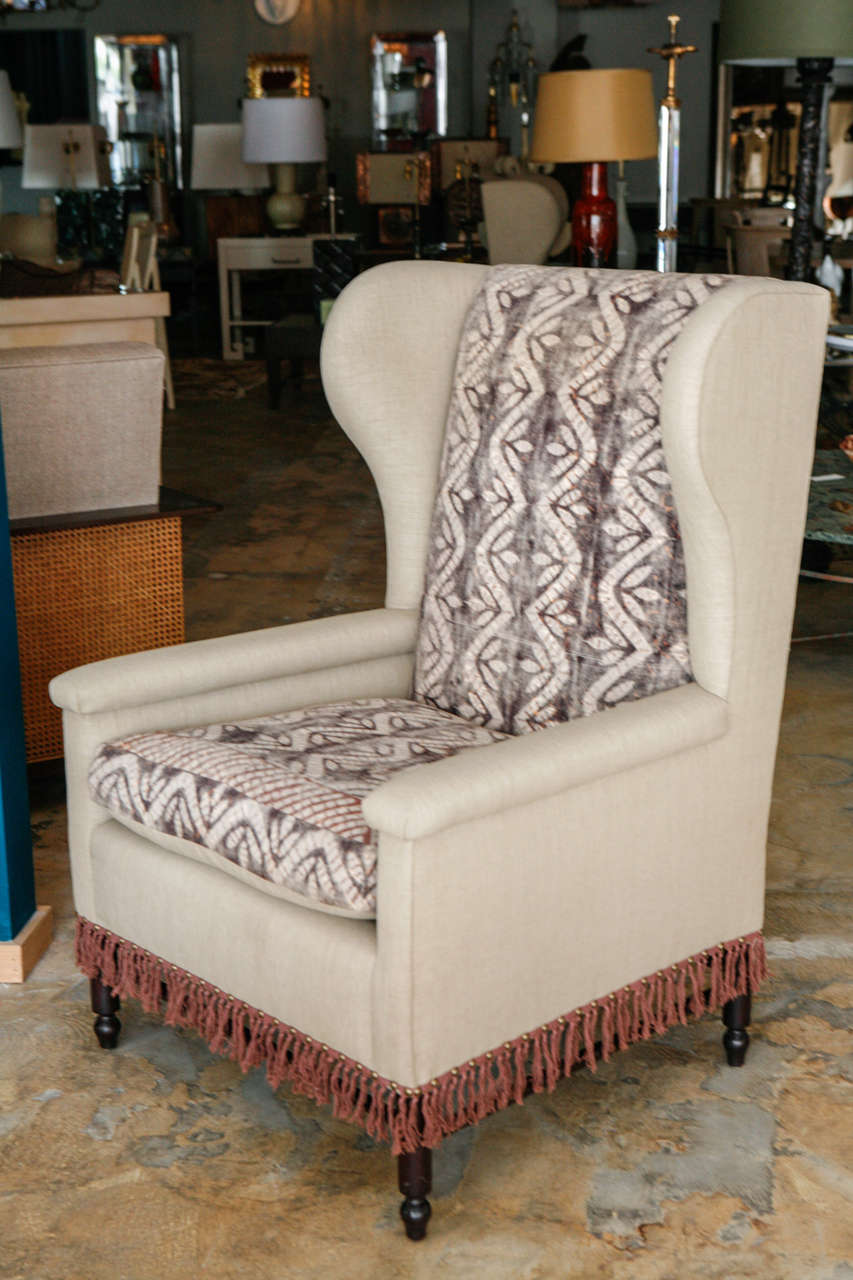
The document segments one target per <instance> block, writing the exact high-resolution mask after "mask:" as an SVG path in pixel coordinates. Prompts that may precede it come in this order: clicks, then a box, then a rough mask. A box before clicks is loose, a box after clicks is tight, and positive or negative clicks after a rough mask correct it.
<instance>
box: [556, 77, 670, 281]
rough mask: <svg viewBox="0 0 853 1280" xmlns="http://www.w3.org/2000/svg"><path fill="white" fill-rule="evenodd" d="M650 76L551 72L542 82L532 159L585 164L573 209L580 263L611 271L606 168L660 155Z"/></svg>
mask: <svg viewBox="0 0 853 1280" xmlns="http://www.w3.org/2000/svg"><path fill="white" fill-rule="evenodd" d="M657 145H658V138H657V123H656V120H655V102H654V95H653V93H652V76H651V72H650V71H641V70H639V69H634V68H607V69H605V70H601V71H552V72H549V73H548V74H547V75H543V76H540V77H539V88H538V94H537V99H536V119H535V123H534V128H533V145H532V147H531V152H532V158H533V159H535V160H537V161H540V162H543V163H553V164H576V163H581V164H583V166H584V168H583V191H582V193H581V195H580V196H579V197H578V199H577V200H576V201H575V204H574V208H573V210H572V245H573V251H574V257H575V261H576V262H577V264H578V265H579V266H584V267H607V266H611V265H612V264H613V259H614V255H615V251H616V227H617V219H616V203H615V201H614V200H611V198H610V196H609V195H608V194H607V162H608V161H611V160H614V161H615V160H646V159H648V158H649V157H651V156H655V155H657Z"/></svg>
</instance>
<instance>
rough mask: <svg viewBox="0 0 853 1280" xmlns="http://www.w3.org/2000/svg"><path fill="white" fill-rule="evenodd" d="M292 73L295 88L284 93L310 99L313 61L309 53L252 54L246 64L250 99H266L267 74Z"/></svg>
mask: <svg viewBox="0 0 853 1280" xmlns="http://www.w3.org/2000/svg"><path fill="white" fill-rule="evenodd" d="M287 71H292V72H293V74H294V76H295V80H294V87H293V88H292V89H287V90H285V91H284V92H285V93H286V95H287V96H288V97H294V98H310V96H311V59H310V57H309V56H308V54H307V53H250V54H249V58H248V61H247V63H246V81H247V85H248V97H250V98H266V97H267V94H266V93H265V92H264V76H265V75H266V73H267V72H274V73H278V74H281V73H284V72H287Z"/></svg>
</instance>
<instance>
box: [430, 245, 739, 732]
mask: <svg viewBox="0 0 853 1280" xmlns="http://www.w3.org/2000/svg"><path fill="white" fill-rule="evenodd" d="M725 283H726V281H725V278H724V277H720V276H698V275H690V276H677V275H658V274H655V273H652V272H636V273H632V274H631V275H630V276H626V274H625V273H623V272H619V273H616V272H611V271H584V272H581V271H566V270H561V269H559V268H549V267H525V266H504V267H498V268H495V269H494V270H492V271H490V272H489V273H488V275H487V277H486V279H485V282H484V285H483V287H482V288H481V290H480V292H479V294H478V295H477V297H476V299H475V301H474V303H473V305H472V309H471V311H470V312H469V315H468V317H467V320H466V325H465V330H464V333H463V337H462V340H461V343H460V351H459V358H458V362H457V368H456V375H455V380H454V388H453V393H452V398H451V404H450V411H449V416H448V424H447V433H446V438H445V444H444V453H443V458H442V467H441V477H440V482H439V492H438V497H437V499H436V507H435V512H434V515H433V524H432V534H431V538H430V551H429V557H428V562H427V575H426V590H425V594H424V600H423V611H422V621H421V627H420V633H419V637H418V650H417V661H416V668H415V683H414V696H415V698H416V699H418V700H420V701H422V702H424V703H426V704H427V705H430V706H434V707H438V708H441V709H443V710H445V711H449V712H452V713H454V714H456V715H460V716H462V717H464V718H465V719H466V720H469V721H472V722H474V723H477V724H482V725H487V726H489V727H491V728H494V729H499V730H501V731H503V732H507V733H523V732H528V731H530V730H534V729H539V728H543V727H545V726H547V725H550V724H554V723H557V722H560V721H564V720H569V719H572V718H573V717H576V716H580V715H591V714H592V713H594V712H596V711H599V710H604V709H605V708H607V707H609V706H612V705H613V704H615V703H617V702H621V701H624V700H626V699H631V698H639V697H644V696H647V695H648V694H651V693H654V692H657V691H659V690H663V689H669V688H673V687H674V686H676V685H679V684H684V683H686V682H687V681H689V680H690V679H691V674H690V663H689V655H688V649H687V616H686V599H685V582H684V563H683V557H682V551H681V542H680V537H679V533H678V523H677V518H676V513H675V509H674V504H673V497H672V488H671V484H670V480H669V475H668V473H667V470H666V463H665V460H664V456H663V449H662V444H661V434H660V395H661V385H662V378H663V371H664V367H665V365H666V360H667V357H668V355H669V351H670V349H671V347H672V344H673V342H674V340H675V339H676V337H677V336H678V334H679V333H680V332H681V329H682V327H683V325H684V323H685V321H686V320H687V319H688V317H689V316H690V314H691V312H692V311H693V310H694V309H695V308H696V307H697V306H698V305H699V304H700V303H702V302H703V301H705V300H706V299H707V298H708V297H709V295H710V294H711V292H712V291H713V290H716V289H718V288H719V287H720V286H721V285H724V284H725Z"/></svg>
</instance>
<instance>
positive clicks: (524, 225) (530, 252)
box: [481, 173, 571, 266]
mask: <svg viewBox="0 0 853 1280" xmlns="http://www.w3.org/2000/svg"><path fill="white" fill-rule="evenodd" d="M481 194H482V200H483V220H484V223H485V229H486V245H487V248H488V251H489V262H490V263H491V264H492V265H493V266H495V265H498V264H500V263H511V262H520V263H543V262H545V261H546V259H547V258H549V257H552V258H553V257H556V256H557V255H558V254H560V253H562V252H563V250H564V249H565V248H566V247H567V245H568V243H569V240H570V239H571V227H570V225H569V222H568V217H569V198H568V196H567V195H566V193H565V191H564V189H563V187H562V186H561V185H560V183H559V182H557V180H556V178H550V177H547V176H546V175H544V174H538V173H530V174H523V175H521V174H520V175H519V176H517V177H511V178H496V179H494V180H492V181H489V182H484V183H483V185H482V187H481Z"/></svg>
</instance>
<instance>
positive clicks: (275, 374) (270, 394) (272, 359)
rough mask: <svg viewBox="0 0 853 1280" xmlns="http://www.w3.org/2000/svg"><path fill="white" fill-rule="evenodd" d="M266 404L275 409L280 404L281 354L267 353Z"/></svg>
mask: <svg viewBox="0 0 853 1280" xmlns="http://www.w3.org/2000/svg"><path fill="white" fill-rule="evenodd" d="M267 404H268V405H269V407H270V409H277V408H278V407H279V405H280V404H281V356H280V355H277V354H276V353H272V354H269V355H267Z"/></svg>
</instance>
